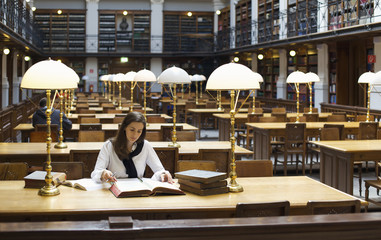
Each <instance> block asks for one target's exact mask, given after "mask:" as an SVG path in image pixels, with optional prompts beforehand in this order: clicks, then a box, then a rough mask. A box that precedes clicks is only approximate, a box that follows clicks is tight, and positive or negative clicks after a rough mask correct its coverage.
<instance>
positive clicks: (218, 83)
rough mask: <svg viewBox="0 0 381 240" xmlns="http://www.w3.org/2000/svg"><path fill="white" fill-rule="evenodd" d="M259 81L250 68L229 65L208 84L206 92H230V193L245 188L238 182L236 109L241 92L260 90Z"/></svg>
mask: <svg viewBox="0 0 381 240" xmlns="http://www.w3.org/2000/svg"><path fill="white" fill-rule="evenodd" d="M259 80H260V79H259V78H258V75H256V74H254V72H253V71H252V70H251V69H250V68H248V67H246V66H244V65H242V64H239V63H227V64H224V65H222V66H220V67H218V68H217V69H215V70H214V71H213V72H212V74H211V75H210V76H209V79H208V81H207V83H206V90H222V91H230V97H231V99H230V143H231V151H232V158H231V163H230V169H231V172H230V173H229V176H230V183H229V185H228V187H229V191H230V192H242V191H243V187H242V186H241V185H239V184H238V183H237V182H236V178H237V173H236V171H235V170H236V165H235V136H234V132H235V130H234V124H235V114H236V113H237V112H238V111H239V109H236V105H237V101H238V97H239V91H240V90H253V89H258V88H259ZM236 91H237V94H236ZM235 96H237V99H235ZM234 102H235V103H234ZM242 105H243V104H242Z"/></svg>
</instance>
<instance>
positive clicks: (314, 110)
mask: <svg viewBox="0 0 381 240" xmlns="http://www.w3.org/2000/svg"><path fill="white" fill-rule="evenodd" d="M309 112H310V108H309V107H305V108H303V113H309ZM318 112H319V109H317V108H312V113H318Z"/></svg>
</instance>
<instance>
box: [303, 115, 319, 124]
mask: <svg viewBox="0 0 381 240" xmlns="http://www.w3.org/2000/svg"><path fill="white" fill-rule="evenodd" d="M303 117H305V118H306V122H319V113H304V114H303Z"/></svg>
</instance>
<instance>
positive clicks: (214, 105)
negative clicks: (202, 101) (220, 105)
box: [205, 101, 217, 108]
mask: <svg viewBox="0 0 381 240" xmlns="http://www.w3.org/2000/svg"><path fill="white" fill-rule="evenodd" d="M205 108H217V103H216V102H215V101H207V102H206V105H205Z"/></svg>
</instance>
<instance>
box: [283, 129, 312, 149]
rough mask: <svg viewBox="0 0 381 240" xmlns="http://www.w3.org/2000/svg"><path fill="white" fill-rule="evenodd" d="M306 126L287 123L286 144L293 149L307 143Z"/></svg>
mask: <svg viewBox="0 0 381 240" xmlns="http://www.w3.org/2000/svg"><path fill="white" fill-rule="evenodd" d="M306 138H307V136H306V124H305V123H287V124H286V136H285V144H286V145H288V146H287V147H292V146H293V145H295V144H304V145H305V143H306Z"/></svg>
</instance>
